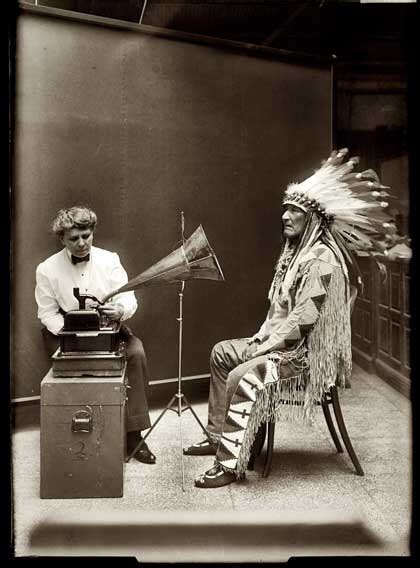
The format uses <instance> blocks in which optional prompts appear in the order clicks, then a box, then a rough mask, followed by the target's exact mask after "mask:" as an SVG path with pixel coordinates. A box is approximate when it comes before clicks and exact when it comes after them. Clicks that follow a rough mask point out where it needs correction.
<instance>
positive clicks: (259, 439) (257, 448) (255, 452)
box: [247, 422, 267, 471]
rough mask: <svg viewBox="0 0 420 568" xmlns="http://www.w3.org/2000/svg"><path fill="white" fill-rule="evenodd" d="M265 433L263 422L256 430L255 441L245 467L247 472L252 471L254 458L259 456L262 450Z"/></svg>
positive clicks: (265, 425) (265, 428)
mask: <svg viewBox="0 0 420 568" xmlns="http://www.w3.org/2000/svg"><path fill="white" fill-rule="evenodd" d="M266 433H267V424H266V423H265V422H263V423H262V424H261V426H260V427H259V429H258V432H257V435H256V436H255V440H254V443H253V445H252V448H251V455H250V458H249V461H248V467H247V469H248V470H249V471H253V470H254V464H255V458H256V457H258V456H259V455H260V454H261V450H262V449H263V446H264V442H265V437H266Z"/></svg>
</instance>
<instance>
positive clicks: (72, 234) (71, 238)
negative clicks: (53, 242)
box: [61, 228, 93, 258]
mask: <svg viewBox="0 0 420 568" xmlns="http://www.w3.org/2000/svg"><path fill="white" fill-rule="evenodd" d="M61 241H62V243H63V245H64V246H65V247H66V248H67V250H68V251H69V252H70V253H71V254H72V255H73V256H78V257H79V258H83V257H84V256H86V255H87V254H89V252H90V248H91V246H92V242H93V231H92V230H91V229H76V228H74V229H69V230H67V231H64V235H63V237H62V239H61Z"/></svg>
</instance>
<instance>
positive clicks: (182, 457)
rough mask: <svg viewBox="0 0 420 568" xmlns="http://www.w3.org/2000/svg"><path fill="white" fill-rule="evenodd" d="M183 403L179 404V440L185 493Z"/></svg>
mask: <svg viewBox="0 0 420 568" xmlns="http://www.w3.org/2000/svg"><path fill="white" fill-rule="evenodd" d="M181 407H182V402H179V406H178V409H179V414H178V416H179V439H180V444H181V445H180V450H181V469H182V491H185V469H184V452H183V451H182V448H183V445H184V444H183V442H182V410H181Z"/></svg>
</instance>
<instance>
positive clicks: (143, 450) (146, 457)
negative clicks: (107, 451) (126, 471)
mask: <svg viewBox="0 0 420 568" xmlns="http://www.w3.org/2000/svg"><path fill="white" fill-rule="evenodd" d="M139 442H140V440H139ZM133 449H134V448H131V450H129V451H128V455H130V454H131V452H132V451H133ZM133 458H134V459H136V460H137V461H139V462H141V463H147V464H149V465H153V464H155V463H156V456H155V455H154V454H153V453H152V452H151V451H150V450H149V448H148V446H147V444H146V442H144V444H142V445H141V446H140V448H139V449H138V450H137V452H136V453H135V454H133Z"/></svg>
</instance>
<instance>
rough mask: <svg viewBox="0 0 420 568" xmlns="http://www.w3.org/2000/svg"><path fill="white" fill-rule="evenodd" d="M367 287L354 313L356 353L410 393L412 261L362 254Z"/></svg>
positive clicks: (369, 366)
mask: <svg viewBox="0 0 420 568" xmlns="http://www.w3.org/2000/svg"><path fill="white" fill-rule="evenodd" d="M358 263H359V267H360V270H361V272H362V276H363V279H364V284H365V288H364V291H363V294H361V295H359V296H358V298H357V301H356V306H355V309H354V313H353V321H352V325H353V356H354V359H355V361H356V362H357V363H358V364H359V365H361V366H362V367H363V368H365V369H366V370H367V371H368V372H373V373H376V374H377V375H378V376H380V377H381V378H383V379H384V380H386V381H387V382H388V383H390V384H392V386H394V387H395V388H396V389H397V390H398V391H400V392H402V393H403V394H405V395H406V396H410V350H409V341H410V317H411V316H410V304H409V287H410V275H409V268H410V264H409V261H408V260H406V259H389V258H388V257H386V256H375V257H367V256H360V257H358Z"/></svg>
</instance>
